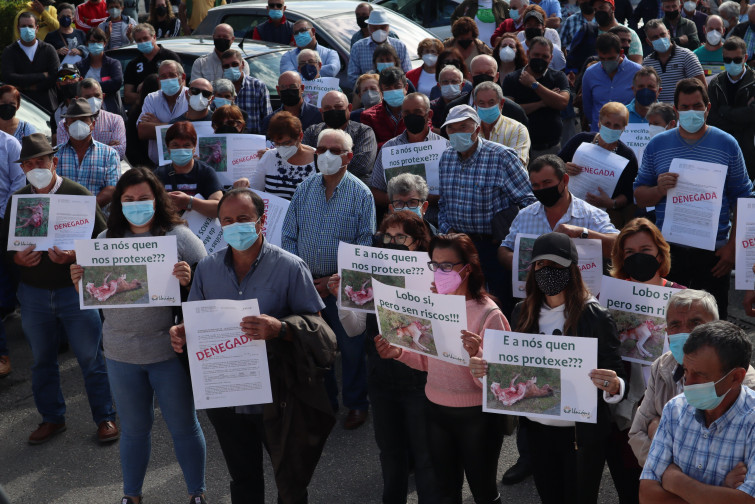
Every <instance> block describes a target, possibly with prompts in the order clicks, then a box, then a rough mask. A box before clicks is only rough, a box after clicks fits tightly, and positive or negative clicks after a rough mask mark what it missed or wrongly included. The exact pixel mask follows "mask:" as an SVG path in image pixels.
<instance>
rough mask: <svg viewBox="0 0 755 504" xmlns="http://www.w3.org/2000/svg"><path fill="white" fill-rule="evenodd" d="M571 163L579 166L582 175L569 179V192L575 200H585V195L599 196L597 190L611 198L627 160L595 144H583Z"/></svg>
mask: <svg viewBox="0 0 755 504" xmlns="http://www.w3.org/2000/svg"><path fill="white" fill-rule="evenodd" d="M572 163H574V164H575V165H577V166H580V167H581V168H582V173H580V174H579V175H574V176H571V177H569V191H570V192H571V193H572V194H573V195H574V196H576V197H577V198H580V199H587V193H590V194H593V195H595V196H599V195H600V192H599V191H598V188H601V189H603V191H604V192H605V193H606V194H607V195H608V196H609V197H612V196H613V192H614V191H615V190H616V184H617V183H618V181H619V177H621V173H622V172H623V171H624V168H626V166H627V163H629V160H628V159H627V158H623V157H621V156H619V155H618V154H615V153H613V152H611V151H607V150H606V149H604V148H603V147H600V146H598V145H596V144H591V143H583V144H582V145H580V146H579V148H577V151H576V152H575V153H574V157H573V158H572Z"/></svg>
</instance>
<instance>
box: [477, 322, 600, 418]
mask: <svg viewBox="0 0 755 504" xmlns="http://www.w3.org/2000/svg"><path fill="white" fill-rule="evenodd" d="M482 358H483V359H485V360H486V361H487V363H488V374H487V376H485V378H483V382H482V410H483V411H485V412H488V413H501V414H507V415H517V416H529V417H534V418H546V419H550V420H554V419H559V420H567V421H568V420H571V421H574V422H585V423H596V422H597V421H598V394H597V392H596V389H595V385H593V383H592V380H591V379H590V376H589V373H590V371H592V370H593V369H596V368H597V367H598V339H597V338H578V337H572V336H561V335H545V334H524V333H517V332H512V331H499V330H495V329H488V330H486V331H485V345H484V346H483V349H482Z"/></svg>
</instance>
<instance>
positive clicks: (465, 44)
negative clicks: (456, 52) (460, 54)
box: [456, 39, 474, 49]
mask: <svg viewBox="0 0 755 504" xmlns="http://www.w3.org/2000/svg"><path fill="white" fill-rule="evenodd" d="M472 42H474V40H472V39H464V40H457V41H456V43H457V44H459V45H460V46H461V48H462V49H467V48H468V47H469V46H471V45H472Z"/></svg>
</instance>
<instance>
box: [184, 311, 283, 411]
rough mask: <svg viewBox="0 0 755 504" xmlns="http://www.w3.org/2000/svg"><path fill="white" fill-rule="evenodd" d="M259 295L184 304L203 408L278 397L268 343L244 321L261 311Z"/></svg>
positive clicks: (188, 342) (195, 386)
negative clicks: (257, 338) (244, 328)
mask: <svg viewBox="0 0 755 504" xmlns="http://www.w3.org/2000/svg"><path fill="white" fill-rule="evenodd" d="M259 314H260V309H259V306H258V304H257V300H256V299H245V300H241V301H231V300H228V299H216V300H209V301H191V302H188V303H184V304H183V315H184V326H185V328H186V351H187V352H188V357H189V369H190V370H191V384H192V387H193V389H194V406H195V407H196V408H197V409H207V408H222V407H228V406H246V405H252V404H267V403H271V402H273V393H272V390H271V388H270V372H269V369H268V365H267V347H266V344H265V342H264V341H261V340H260V341H252V340H250V339H249V338H248V337H247V336H246V335H245V334H244V333H242V332H241V329H240V328H239V324H240V323H241V319H243V318H244V317H247V316H253V315H259Z"/></svg>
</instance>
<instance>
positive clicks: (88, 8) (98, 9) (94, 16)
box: [74, 0, 108, 33]
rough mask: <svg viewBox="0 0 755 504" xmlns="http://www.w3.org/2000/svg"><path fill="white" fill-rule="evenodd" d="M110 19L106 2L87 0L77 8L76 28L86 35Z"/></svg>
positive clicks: (103, 0)
mask: <svg viewBox="0 0 755 504" xmlns="http://www.w3.org/2000/svg"><path fill="white" fill-rule="evenodd" d="M107 17H108V13H107V4H106V3H105V0H87V1H85V2H82V3H81V4H79V6H78V7H76V18H75V20H74V21H75V22H76V28H78V29H79V30H81V31H83V32H84V33H87V32H89V30H91V29H92V28H94V27H95V26H98V25H99V24H100V23H102V22H103V21H105V20H106V19H107Z"/></svg>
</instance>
